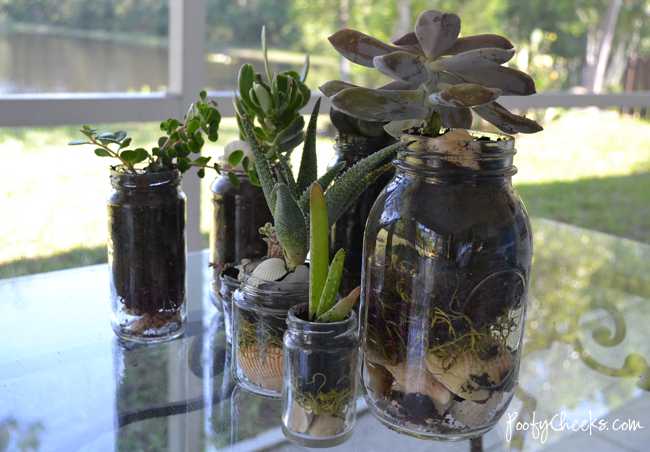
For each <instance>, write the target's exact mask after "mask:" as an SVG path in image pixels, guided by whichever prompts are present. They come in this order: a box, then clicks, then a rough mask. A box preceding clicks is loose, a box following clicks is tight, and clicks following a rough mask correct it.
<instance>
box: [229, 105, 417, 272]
mask: <svg viewBox="0 0 650 452" xmlns="http://www.w3.org/2000/svg"><path fill="white" fill-rule="evenodd" d="M235 107H236V108H237V110H238V114H239V115H240V118H241V126H242V128H243V130H244V133H245V135H246V139H247V141H248V143H249V144H250V146H251V151H252V154H253V159H254V161H255V165H256V168H257V173H258V177H259V182H260V184H261V186H262V191H263V192H264V197H265V198H266V202H267V204H268V206H269V210H270V211H271V214H272V215H273V218H274V227H275V232H276V235H277V238H278V241H279V242H280V246H282V249H283V252H284V257H285V260H286V263H287V267H288V268H289V269H293V268H295V267H296V266H298V265H300V264H302V263H303V262H304V261H305V258H306V257H307V253H308V252H309V212H310V206H309V203H310V187H311V185H312V184H313V183H314V182H316V183H318V184H319V185H320V186H321V187H325V193H324V197H325V203H326V206H327V226H328V228H329V227H331V226H332V225H333V224H334V223H335V222H336V220H337V219H338V218H339V217H340V216H341V214H342V213H343V212H345V211H346V210H347V209H348V207H350V205H351V204H352V203H353V202H354V201H355V200H356V199H357V197H358V196H359V195H360V194H361V193H363V191H364V190H365V189H366V188H367V187H368V186H369V185H370V184H372V183H373V182H374V181H375V180H376V179H377V178H378V177H379V176H381V174H383V173H384V171H386V170H387V169H388V168H389V167H390V166H391V164H388V165H383V166H381V167H379V168H377V166H378V165H379V164H380V163H381V162H382V161H383V160H384V159H386V158H387V157H388V156H390V155H391V154H392V153H394V152H395V151H397V150H398V149H400V148H402V147H404V146H407V145H408V144H409V143H406V142H404V143H397V144H395V145H393V146H389V147H387V148H384V149H382V150H380V151H377V152H375V153H374V154H372V155H371V156H369V157H367V158H366V159H364V160H362V161H360V162H359V163H357V164H356V165H355V166H353V167H351V168H350V169H348V170H347V171H346V172H345V173H343V174H342V175H340V176H339V173H340V172H341V170H342V169H343V166H344V165H345V163H344V162H341V163H339V164H338V165H336V166H334V167H333V168H331V169H330V170H329V171H327V172H326V173H325V174H324V175H322V176H321V177H320V178H318V177H317V174H318V168H317V158H316V125H317V119H318V111H319V107H320V100H319V101H317V102H316V105H315V106H314V110H313V111H312V114H311V118H310V120H309V126H308V127H307V133H306V138H305V144H304V146H303V151H302V159H301V162H300V169H299V172H298V177H297V178H295V177H294V175H293V171H292V169H291V166H290V165H289V163H288V162H287V160H286V159H285V158H284V156H283V155H282V154H280V153H277V152H276V153H275V157H276V158H277V159H278V162H279V164H280V166H281V168H282V170H281V171H273V170H272V168H271V165H270V163H271V159H270V158H269V156H268V154H267V153H265V152H264V146H263V144H262V143H261V142H260V140H259V139H258V137H257V135H256V134H255V132H254V129H253V125H252V124H251V120H250V118H249V117H248V115H247V113H246V110H245V109H243V108H242V104H241V102H235Z"/></svg>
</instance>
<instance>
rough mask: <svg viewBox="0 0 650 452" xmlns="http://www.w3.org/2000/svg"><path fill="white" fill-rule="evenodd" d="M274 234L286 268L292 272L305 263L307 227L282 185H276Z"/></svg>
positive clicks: (285, 187) (295, 203) (300, 211)
mask: <svg viewBox="0 0 650 452" xmlns="http://www.w3.org/2000/svg"><path fill="white" fill-rule="evenodd" d="M274 195H275V197H276V204H275V215H274V216H273V219H274V223H275V232H276V234H277V236H278V241H279V242H280V245H282V249H283V250H284V257H285V259H286V262H287V268H289V269H290V270H293V269H294V268H296V267H297V266H298V265H300V264H302V263H304V262H305V258H306V257H307V253H308V252H309V226H308V224H307V220H306V218H305V216H304V215H303V213H302V210H300V206H298V203H297V202H296V200H295V199H294V197H293V196H291V192H290V191H289V188H288V187H287V186H286V185H284V184H276V186H275V188H274Z"/></svg>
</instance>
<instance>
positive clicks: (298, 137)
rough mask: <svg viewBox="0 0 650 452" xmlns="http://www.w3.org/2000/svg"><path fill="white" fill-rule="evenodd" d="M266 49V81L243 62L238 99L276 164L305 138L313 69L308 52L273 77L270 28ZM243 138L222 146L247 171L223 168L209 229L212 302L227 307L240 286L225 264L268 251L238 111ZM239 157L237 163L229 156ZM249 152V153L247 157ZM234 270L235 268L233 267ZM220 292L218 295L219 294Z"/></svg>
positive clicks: (266, 214) (265, 217)
mask: <svg viewBox="0 0 650 452" xmlns="http://www.w3.org/2000/svg"><path fill="white" fill-rule="evenodd" d="M262 51H263V60H264V67H265V69H266V80H265V79H264V75H263V74H261V73H256V72H255V70H254V69H253V66H252V65H250V64H244V65H243V66H242V67H241V69H240V71H239V78H238V86H239V93H240V97H239V98H238V102H239V104H240V106H241V107H242V109H243V110H244V111H245V114H246V116H247V117H248V118H249V122H250V123H251V124H254V127H253V132H254V133H255V136H256V137H257V138H258V140H259V142H260V144H261V146H262V150H263V153H264V154H265V155H266V156H267V157H268V158H269V162H270V163H271V164H272V165H273V166H274V167H277V162H278V158H277V157H276V153H277V154H278V155H280V156H282V158H284V160H286V161H289V158H290V156H291V153H292V151H293V150H294V149H295V148H296V147H297V146H298V145H300V144H301V143H302V142H303V141H304V137H305V132H304V127H305V121H304V118H303V116H302V114H301V113H300V111H301V110H302V108H303V107H304V106H305V105H307V102H308V101H309V98H310V94H311V91H310V89H309V88H308V87H307V85H305V79H306V78H307V73H308V70H309V56H307V58H306V59H305V64H304V66H303V69H302V73H301V74H298V73H296V72H295V71H285V72H282V73H280V74H274V75H273V76H271V72H270V69H269V61H268V53H267V45H266V33H265V29H264V28H262ZM237 121H238V124H239V130H240V137H239V139H238V140H235V141H232V142H230V143H228V144H226V145H225V146H224V155H223V157H222V160H223V166H224V167H230V168H237V169H240V170H245V172H240V173H232V172H229V173H224V174H222V175H219V176H217V177H216V178H215V180H214V182H213V183H212V185H211V187H210V189H211V191H212V206H213V210H212V213H213V215H212V224H211V229H210V256H211V261H212V263H213V271H212V275H211V286H212V295H213V301H214V302H215V304H216V305H217V307H218V308H220V309H221V307H222V300H221V299H223V304H224V306H223V308H224V309H225V310H226V312H227V311H228V310H229V309H230V306H231V304H230V298H231V297H232V293H233V292H234V290H236V289H237V287H238V286H239V284H238V282H237V280H236V278H233V277H232V276H233V275H228V271H226V272H224V271H222V270H223V269H224V268H227V267H232V266H237V265H239V264H240V263H241V261H242V259H259V258H261V257H263V256H264V255H265V254H266V247H265V245H264V242H263V241H261V240H260V239H259V232H258V231H259V229H260V227H262V226H264V225H265V224H266V223H271V222H272V221H273V216H272V215H271V212H270V211H269V208H268V206H267V205H266V200H265V198H264V193H263V192H262V189H261V188H260V184H259V181H258V180H257V177H256V174H257V172H256V170H255V168H254V165H251V166H250V168H249V167H248V164H247V163H248V162H250V163H251V164H252V163H253V162H252V160H253V157H252V154H251V150H250V146H249V144H248V143H247V142H246V141H245V140H246V136H245V134H244V131H243V129H242V127H241V117H240V116H239V115H237ZM233 156H234V158H235V161H236V162H239V163H237V164H235V165H234V166H233V165H232V164H231V163H230V162H229V161H228V160H229V159H233ZM246 157H248V158H246ZM230 272H233V274H234V275H236V273H237V272H236V271H234V270H230ZM220 291H221V296H220V297H217V296H215V295H217V294H219V293H220Z"/></svg>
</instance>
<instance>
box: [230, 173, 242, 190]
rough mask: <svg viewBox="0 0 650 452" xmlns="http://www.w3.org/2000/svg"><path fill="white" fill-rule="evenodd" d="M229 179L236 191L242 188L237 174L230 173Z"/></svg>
mask: <svg viewBox="0 0 650 452" xmlns="http://www.w3.org/2000/svg"><path fill="white" fill-rule="evenodd" d="M228 179H230V182H232V185H233V186H234V187H235V188H236V189H239V187H240V183H239V179H237V176H236V175H235V173H231V172H229V173H228Z"/></svg>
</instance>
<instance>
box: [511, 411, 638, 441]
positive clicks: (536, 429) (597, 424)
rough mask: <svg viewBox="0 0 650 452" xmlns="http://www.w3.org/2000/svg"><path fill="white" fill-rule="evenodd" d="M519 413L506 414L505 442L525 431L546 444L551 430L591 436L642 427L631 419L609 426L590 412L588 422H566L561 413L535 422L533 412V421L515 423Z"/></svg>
mask: <svg viewBox="0 0 650 452" xmlns="http://www.w3.org/2000/svg"><path fill="white" fill-rule="evenodd" d="M518 415H519V413H517V412H516V411H515V412H514V413H508V414H507V416H508V425H507V427H506V441H508V442H510V440H511V439H512V432H513V431H522V430H523V431H527V430H530V434H532V436H533V438H534V439H539V440H540V441H541V442H542V444H543V443H544V442H546V439H547V438H548V431H549V429H552V430H554V431H556V432H562V431H569V432H570V431H573V432H579V431H583V432H589V434H590V435H591V433H592V431H595V430H598V431H602V430H609V429H612V430H616V431H618V430H628V431H635V430H637V429H642V428H643V426H642V425H641V423H640V422H638V421H633V420H631V419H616V420H614V421H613V422H612V423H611V425H610V424H609V422H608V421H606V420H604V419H598V417H595V416H592V415H591V411H589V420H586V419H584V420H574V421H567V420H566V415H565V413H564V411H563V412H561V413H560V414H556V415H555V416H553V417H552V418H551V419H544V420H543V421H536V420H535V412H534V411H533V419H532V420H531V421H530V422H526V421H517V416H518Z"/></svg>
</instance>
